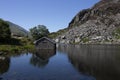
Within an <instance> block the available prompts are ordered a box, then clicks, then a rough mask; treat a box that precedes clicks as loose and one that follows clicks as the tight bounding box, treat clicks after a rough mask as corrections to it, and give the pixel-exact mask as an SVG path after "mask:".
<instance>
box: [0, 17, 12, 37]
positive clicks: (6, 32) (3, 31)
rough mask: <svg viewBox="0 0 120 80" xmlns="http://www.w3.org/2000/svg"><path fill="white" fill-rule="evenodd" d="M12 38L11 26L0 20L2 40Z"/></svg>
mask: <svg viewBox="0 0 120 80" xmlns="http://www.w3.org/2000/svg"><path fill="white" fill-rule="evenodd" d="M9 38H11V31H10V28H9V25H8V24H7V23H6V22H5V21H3V20H2V19H0V39H9Z"/></svg>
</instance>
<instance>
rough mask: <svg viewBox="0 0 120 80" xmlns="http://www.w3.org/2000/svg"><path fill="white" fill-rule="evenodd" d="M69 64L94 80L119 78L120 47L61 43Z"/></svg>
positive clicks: (119, 79)
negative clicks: (94, 79)
mask: <svg viewBox="0 0 120 80" xmlns="http://www.w3.org/2000/svg"><path fill="white" fill-rule="evenodd" d="M58 50H59V51H62V52H64V53H67V54H68V58H69V61H70V62H71V64H72V65H73V66H74V67H75V68H76V69H78V70H79V72H80V73H83V74H86V75H92V76H94V77H95V78H96V80H120V47H119V46H118V45H62V46H59V47H58Z"/></svg>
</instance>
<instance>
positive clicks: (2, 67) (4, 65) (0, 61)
mask: <svg viewBox="0 0 120 80" xmlns="http://www.w3.org/2000/svg"><path fill="white" fill-rule="evenodd" d="M9 67H10V58H8V57H4V56H0V75H2V74H3V73H5V72H7V71H8V70H9Z"/></svg>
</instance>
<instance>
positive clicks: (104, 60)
mask: <svg viewBox="0 0 120 80" xmlns="http://www.w3.org/2000/svg"><path fill="white" fill-rule="evenodd" d="M0 80H120V46H119V45H64V44H61V45H58V46H57V50H56V51H55V50H40V51H34V52H28V53H25V52H22V53H16V54H9V55H6V56H2V55H1V56H0Z"/></svg>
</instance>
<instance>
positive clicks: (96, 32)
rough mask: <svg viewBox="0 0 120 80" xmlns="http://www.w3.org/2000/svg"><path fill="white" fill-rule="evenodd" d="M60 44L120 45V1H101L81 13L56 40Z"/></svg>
mask: <svg viewBox="0 0 120 80" xmlns="http://www.w3.org/2000/svg"><path fill="white" fill-rule="evenodd" d="M56 41H57V42H60V43H120V0H101V1H100V2H98V3H97V4H95V5H94V6H93V7H92V8H89V9H84V10H82V11H80V12H79V13H78V14H77V15H76V16H75V17H74V18H73V19H72V21H71V22H70V23H69V26H68V30H67V31H66V32H65V33H64V34H63V35H60V36H58V37H57V38H56Z"/></svg>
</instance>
